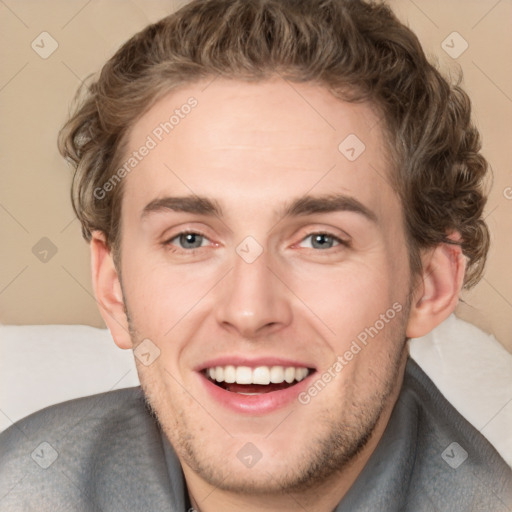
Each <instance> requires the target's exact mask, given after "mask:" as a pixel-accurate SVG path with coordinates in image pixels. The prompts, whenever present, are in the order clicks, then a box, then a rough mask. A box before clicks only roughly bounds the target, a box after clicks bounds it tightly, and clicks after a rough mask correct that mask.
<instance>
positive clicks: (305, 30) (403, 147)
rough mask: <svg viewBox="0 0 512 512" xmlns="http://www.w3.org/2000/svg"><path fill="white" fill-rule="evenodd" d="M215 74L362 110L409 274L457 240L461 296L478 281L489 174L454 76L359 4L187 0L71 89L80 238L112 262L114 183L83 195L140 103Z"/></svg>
mask: <svg viewBox="0 0 512 512" xmlns="http://www.w3.org/2000/svg"><path fill="white" fill-rule="evenodd" d="M216 76H220V77H225V78H234V79H239V80H247V81H263V80H268V79H271V78H275V77H279V76H280V77H281V78H283V79H285V80H289V81H292V82H310V83H314V84H317V85H319V86H322V87H324V88H325V89H327V90H328V91H330V92H331V93H332V94H334V95H335V96H336V97H337V98H340V99H342V100H344V101H350V102H369V103H371V104H372V105H373V106H374V107H376V109H377V111H378V112H379V115H381V116H382V121H383V122H382V125H381V127H382V130H383V132H384V134H385V138H386V143H387V146H388V150H389V155H390V157H391V161H392V162H393V168H394V169H393V172H392V176H391V181H392V185H393V187H394V188H395V190H396V192H397V194H398V196H399V197H400V200H401V202H402V208H403V212H404V222H405V226H404V229H405V233H406V239H407V244H408V251H409V262H410V267H411V270H412V273H413V275H414V274H418V273H420V272H421V270H422V269H421V259H420V251H421V249H426V248H432V247H435V246H436V245H438V244H440V243H454V242H453V240H452V239H450V238H449V235H450V234H452V233H454V232H456V233H458V234H460V239H459V241H458V242H455V243H458V244H460V245H461V248H462V252H463V254H464V255H465V256H466V258H467V267H466V275H465V277H464V286H465V287H466V288H469V287H471V286H473V285H474V284H476V283H477V282H478V280H479V279H480V278H481V276H482V272H483V269H484V265H485V260H486V256H487V252H488V248H489V231H488V228H487V226H486V224H485V222H484V219H483V216H482V214H483V209H484V206H485V202H486V193H485V190H484V189H485V187H484V184H485V181H484V180H485V178H486V175H487V174H486V173H487V171H488V165H487V162H486V160H485V158H484V157H483V156H482V155H481V154H480V149H481V143H480V136H479V133H478V131H477V129H476V128H475V126H474V124H473V123H472V121H471V103H470V100H469V98H468V96H467V94H466V93H465V92H464V91H463V89H462V88H461V87H460V80H461V79H460V77H459V79H458V80H457V81H455V83H450V81H449V80H448V79H446V78H444V77H443V76H442V75H441V73H440V72H439V71H438V70H437V69H436V67H435V66H434V65H433V64H431V63H430V62H429V61H428V60H427V58H426V56H425V54H424V52H423V50H422V47H421V45H420V43H419V41H418V39H417V37H416V36H415V34H414V33H413V32H412V31H411V30H410V29H409V28H408V27H406V26H405V25H404V24H402V23H401V22H400V21H399V20H398V19H397V18H396V16H395V15H394V14H393V12H392V11H391V9H390V8H389V7H388V6H386V5H384V4H382V3H378V2H371V1H363V0H250V1H247V0H193V1H192V2H190V3H188V4H186V5H185V6H184V7H182V8H181V9H179V10H178V11H177V12H175V13H173V14H172V15H170V16H168V17H166V18H164V19H162V20H160V21H159V22H157V23H155V24H152V25H149V26H148V27H146V28H145V29H144V30H142V31H141V32H139V33H138V34H136V35H134V36H133V37H132V38H131V39H130V40H128V41H127V42H126V43H125V44H124V45H123V46H122V47H121V48H120V49H119V50H118V51H117V52H116V53H115V55H114V56H113V57H112V58H111V59H110V60H109V61H108V62H107V63H106V64H105V66H104V67H103V69H102V70H101V73H100V75H99V77H97V78H95V79H94V81H93V82H92V83H91V84H90V85H89V86H87V87H86V88H82V91H81V92H79V95H78V96H77V105H76V107H75V111H74V113H73V115H72V117H71V118H70V119H69V121H68V122H67V123H66V124H65V126H64V127H63V128H62V130H61V132H60V134H59V150H60V152H61V154H62V155H63V156H64V157H65V158H66V159H67V160H69V161H70V162H71V163H72V164H73V166H74V167H75V173H74V179H73V185H72V191H71V196H72V203H73V208H74V210H75V213H76V215H77V216H78V218H79V220H80V222H81V224H82V233H83V235H84V237H85V238H86V240H89V241H90V240H91V233H92V231H94V230H100V231H102V232H103V233H104V234H105V237H106V240H107V245H108V246H109V248H110V249H111V250H112V251H113V255H114V259H115V261H116V265H117V264H118V263H119V261H120V259H119V258H120V256H119V248H120V236H121V233H120V227H119V226H120V215H121V199H122V191H123V186H122V185H123V184H122V182H121V183H120V184H119V186H116V187H114V188H113V190H112V192H111V193H109V194H107V195H106V196H105V197H101V198H98V197H96V196H97V194H95V193H94V191H95V190H97V189H98V187H102V186H103V185H104V184H105V183H106V182H107V181H108V180H109V179H110V178H111V177H112V176H113V175H114V173H115V171H116V169H117V168H118V166H119V165H120V164H121V162H122V156H123V151H124V150H125V148H126V142H127V139H128V136H129V133H130V129H131V128H132V127H133V125H134V124H135V123H136V121H137V120H138V119H139V118H140V117H141V116H142V115H143V114H144V113H145V112H147V111H148V110H149V109H150V108H151V106H152V105H154V104H155V103H156V102H157V101H158V100H159V99H161V98H162V97H163V96H164V95H166V94H168V93H169V92H171V91H172V90H174V89H176V88H177V87H179V86H183V85H187V84H191V83H193V82H198V81H200V80H203V79H206V78H210V77H211V78H213V77H216ZM82 93H83V94H82ZM118 268H119V267H118Z"/></svg>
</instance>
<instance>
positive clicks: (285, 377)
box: [206, 365, 309, 384]
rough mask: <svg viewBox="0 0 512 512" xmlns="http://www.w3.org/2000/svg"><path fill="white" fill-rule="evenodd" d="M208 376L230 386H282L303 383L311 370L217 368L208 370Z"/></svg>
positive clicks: (266, 367)
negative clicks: (296, 382) (283, 383)
mask: <svg viewBox="0 0 512 512" xmlns="http://www.w3.org/2000/svg"><path fill="white" fill-rule="evenodd" d="M206 373H207V375H208V376H209V377H210V378H211V379H212V380H215V381H217V382H226V383H228V384H231V383H234V382H236V383H237V384H270V383H272V384H280V383H281V382H285V381H286V382H287V383H288V384H291V383H292V382H293V381H294V380H296V381H298V382H299V381H301V380H302V379H304V378H306V377H307V375H308V373H309V370H308V369H307V368H294V367H293V366H288V367H285V366H258V367H256V368H250V367H249V366H232V365H227V366H216V367H214V368H208V369H207V370H206Z"/></svg>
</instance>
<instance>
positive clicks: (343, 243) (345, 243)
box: [162, 230, 351, 254]
mask: <svg viewBox="0 0 512 512" xmlns="http://www.w3.org/2000/svg"><path fill="white" fill-rule="evenodd" d="M184 235H199V236H201V237H203V238H205V239H206V240H209V239H208V237H207V236H206V235H204V234H203V233H201V232H200V231H193V230H187V231H180V232H179V233H177V234H176V235H174V236H173V237H172V238H169V239H168V240H167V241H165V242H163V244H162V245H163V246H164V247H165V248H167V249H168V250H170V251H171V252H178V251H184V252H186V253H189V254H194V253H195V252H196V251H198V250H199V249H203V247H194V248H192V249H183V248H182V247H175V246H174V245H173V244H172V243H171V242H172V241H173V240H176V239H177V238H179V237H180V236H184ZM315 235H325V236H328V237H330V238H332V239H333V240H334V241H335V242H338V244H339V245H341V246H343V247H346V248H348V247H351V244H350V242H349V241H348V240H343V239H342V238H339V237H337V236H336V235H334V234H332V233H329V232H328V231H313V232H311V233H308V234H307V235H306V236H305V237H303V238H302V239H301V240H300V242H298V243H299V244H300V243H302V242H304V240H306V239H308V238H309V237H312V236H315ZM294 245H297V244H294ZM336 247H338V246H334V247H330V248H329V249H317V250H316V252H327V251H329V250H331V249H335V248H336ZM308 249H309V248H308ZM311 249H313V250H315V249H314V248H311Z"/></svg>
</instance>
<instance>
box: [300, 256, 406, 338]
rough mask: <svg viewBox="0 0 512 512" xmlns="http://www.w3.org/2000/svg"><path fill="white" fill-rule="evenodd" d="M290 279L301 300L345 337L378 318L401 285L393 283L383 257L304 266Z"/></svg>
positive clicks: (396, 294) (389, 269)
mask: <svg viewBox="0 0 512 512" xmlns="http://www.w3.org/2000/svg"><path fill="white" fill-rule="evenodd" d="M290 279H291V280H292V282H291V285H290V288H292V289H294V290H297V295H298V296H299V297H300V299H301V300H302V301H303V302H304V304H305V305H306V306H307V307H309V309H311V311H312V312H313V313H314V314H315V315H316V316H318V317H319V318H320V319H321V320H322V321H323V322H324V323H325V324H326V325H327V326H329V327H330V328H331V329H332V330H334V331H335V332H336V335H337V336H341V335H342V337H343V338H345V339H346V338H347V337H348V336H349V335H354V334H356V333H357V331H358V329H359V330H360V329H362V328H364V327H365V326H366V324H367V323H368V322H370V321H372V322H374V321H375V320H377V319H378V318H379V314H380V313H384V312H385V311H386V310H387V309H388V308H390V307H391V306H392V304H393V302H394V301H395V300H398V298H399V293H398V292H399V290H400V286H395V285H394V284H393V282H394V281H393V280H394V277H393V274H391V268H390V266H389V265H387V264H386V262H385V261H384V262H383V261H365V262H363V261H357V262H347V264H345V265H341V266H338V267H334V266H326V267H321V266H317V267H315V268H314V269H313V268H309V269H306V268H303V269H302V270H301V271H300V272H296V273H295V277H294V278H293V277H291V278H290ZM395 283H396V281H395Z"/></svg>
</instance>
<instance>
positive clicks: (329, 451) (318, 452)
mask: <svg viewBox="0 0 512 512" xmlns="http://www.w3.org/2000/svg"><path fill="white" fill-rule="evenodd" d="M125 310H126V308H125ZM408 311H409V304H407V305H406V308H405V310H404V311H403V312H402V313H403V314H402V316H401V317H398V318H395V321H398V324H395V325H393V326H391V327H389V326H388V327H389V329H390V330H389V332H388V333H387V337H388V338H391V339H388V340H387V342H388V343H389V342H390V341H391V343H390V346H391V347H393V352H392V353H390V354H389V360H388V365H389V366H387V368H388V370H387V373H386V374H385V375H384V376H383V379H382V381H381V386H380V388H379V389H376V390H375V392H374V393H373V394H372V395H371V396H370V397H365V398H364V400H363V401H362V402H357V401H356V400H352V401H346V402H345V403H346V404H350V406H351V409H352V410H351V411H350V412H349V414H347V413H346V411H344V410H340V411H338V414H337V416H335V417H334V418H333V415H332V412H329V413H326V414H324V415H322V416H320V417H316V418H315V420H314V421H315V425H312V426H311V428H310V429H309V432H310V433H313V432H316V433H317V434H316V435H313V434H311V437H310V438H309V442H308V443H307V445H306V446H302V447H297V451H296V453H295V454H294V455H293V457H291V455H292V454H290V453H286V454H283V457H288V458H289V460H288V461H287V463H286V464H285V465H283V466H280V467H284V468H286V469H284V470H283V471H281V474H276V473H275V472H274V473H272V472H271V471H266V470H265V468H262V467H261V466H260V470H261V471H260V472H259V473H258V474H257V475H256V474H255V473H252V472H251V478H249V479H248V478H245V477H244V476H241V472H240V471H239V468H237V466H236V464H240V461H238V460H234V462H233V464H232V465H230V464H229V463H227V461H226V459H225V457H215V460H214V461H213V460H212V457H211V458H210V459H208V455H206V454H205V450H204V449H202V448H201V447H202V446H203V440H202V439H201V438H200V433H199V431H200V429H198V428H197V423H196V422H193V421H192V420H191V419H190V417H189V415H188V414H187V412H186V410H184V409H183V408H182V409H181V411H180V412H179V413H177V414H176V415H174V416H172V414H168V411H173V410H176V408H173V407H169V406H168V404H167V403H166V399H165V397H166V396H167V394H168V393H167V392H166V387H165V385H164V384H163V382H162V379H159V378H158V373H155V372H151V369H148V368H145V367H143V366H142V365H140V364H138V365H137V369H138V373H139V379H140V382H141V386H142V389H143V391H144V395H145V398H146V403H147V405H148V408H149V409H150V410H151V411H152V413H153V415H154V417H155V419H156V420H157V421H158V423H159V425H160V428H161V429H162V431H163V432H164V434H165V435H166V436H167V438H168V440H169V442H170V444H171V445H172V447H173V448H174V450H175V451H176V453H177V455H178V457H179V459H180V461H181V463H182V464H183V463H185V464H186V465H187V466H189V468H190V469H191V470H192V471H194V473H196V475H197V476H199V477H200V478H201V479H203V480H204V481H206V482H208V483H209V484H210V485H212V486H213V487H215V488H218V489H221V490H224V491H227V492H232V493H236V494H242V495H254V496H258V495H266V496H268V495H271V494H273V493H275V494H280V495H282V494H283V493H290V494H293V493H304V492H307V491H308V490H310V489H312V488H315V487H318V486H320V485H322V484H323V483H325V481H326V480H328V479H332V478H333V476H335V475H336V474H338V473H341V472H343V470H344V469H346V468H347V467H348V465H349V464H350V463H351V462H352V461H353V460H354V459H355V458H356V457H357V455H358V454H359V453H360V452H361V451H362V450H363V449H364V447H365V446H366V445H367V443H368V441H369V440H370V438H371V437H372V434H373V433H374V431H375V429H376V426H377V425H378V423H379V419H380V418H381V416H382V414H383V412H384V410H385V409H386V408H387V407H389V406H390V401H391V400H392V399H393V398H395V399H396V396H393V395H396V388H397V379H398V376H399V374H400V370H401V367H402V364H403V361H404V350H405V344H406V341H407V339H406V336H405V325H406V323H407V318H408ZM126 314H127V318H128V324H129V328H130V335H131V336H132V342H134V344H136V343H137V342H138V341H140V339H141V338H140V337H138V335H137V329H136V326H134V325H133V323H132V321H131V317H130V315H129V314H128V311H127V310H126ZM379 343H380V342H379ZM364 350H371V345H370V346H368V347H366V348H365V349H364ZM340 403H341V401H340ZM298 407H304V406H298ZM341 409H343V408H341ZM204 428H205V429H207V426H204ZM227 437H229V436H227ZM229 439H231V440H233V439H234V438H229ZM234 440H235V441H236V439H234ZM261 462H263V461H261ZM261 462H260V463H259V464H261Z"/></svg>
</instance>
